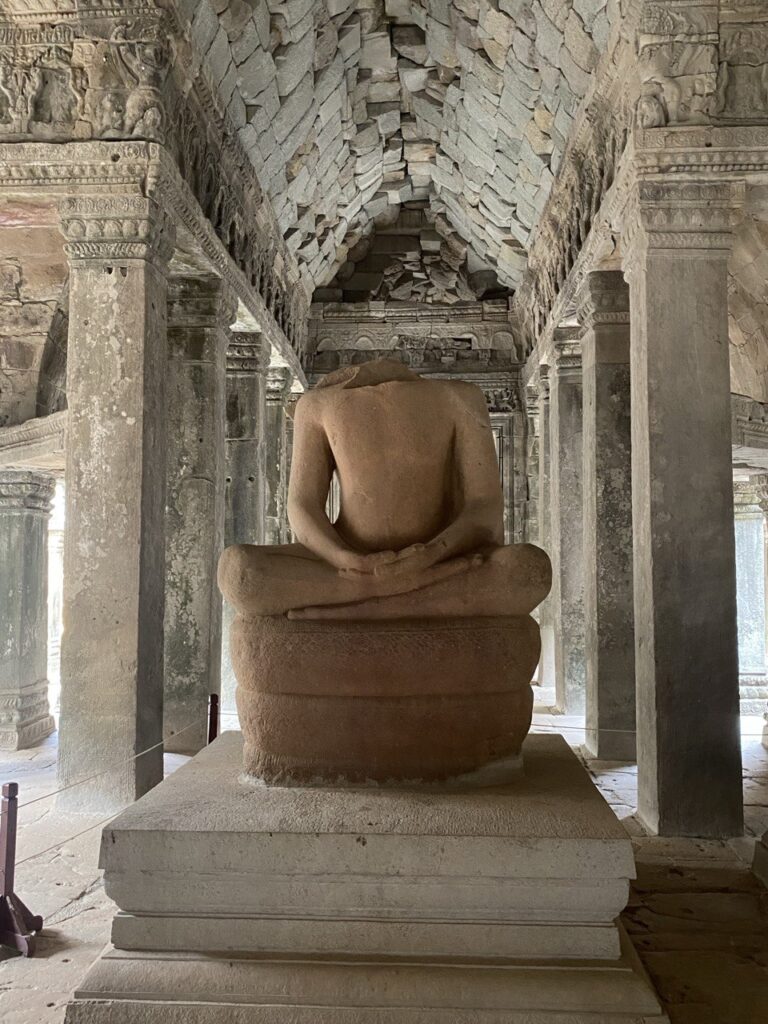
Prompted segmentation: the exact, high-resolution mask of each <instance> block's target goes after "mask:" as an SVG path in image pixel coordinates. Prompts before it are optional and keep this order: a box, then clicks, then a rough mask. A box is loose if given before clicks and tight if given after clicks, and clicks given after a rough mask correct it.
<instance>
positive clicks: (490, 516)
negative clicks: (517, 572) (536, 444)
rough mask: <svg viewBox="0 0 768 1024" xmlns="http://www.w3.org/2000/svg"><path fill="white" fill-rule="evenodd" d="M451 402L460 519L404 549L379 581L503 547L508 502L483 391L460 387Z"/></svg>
mask: <svg viewBox="0 0 768 1024" xmlns="http://www.w3.org/2000/svg"><path fill="white" fill-rule="evenodd" d="M451 397H452V401H453V409H454V415H455V428H454V431H455V432H454V460H455V472H456V476H457V481H456V482H457V491H458V496H457V501H456V511H455V515H454V517H453V519H452V520H451V522H450V523H449V524H448V526H446V527H445V529H444V530H441V531H440V533H438V534H437V536H436V537H433V538H432V540H430V541H428V542H427V543H426V544H414V545H412V546H411V547H409V548H405V550H403V551H400V552H398V555H397V558H396V559H395V561H394V562H393V563H390V564H385V565H382V566H379V567H378V568H377V569H376V574H377V575H380V576H383V577H387V576H400V575H409V574H414V573H419V572H423V571H424V570H425V569H428V568H429V567H430V566H432V565H436V564H437V563H439V562H444V561H445V560H446V559H451V558H456V557H457V556H461V555H466V554H471V553H474V552H477V551H480V550H481V549H482V548H485V547H488V546H489V545H494V544H503V543H504V499H503V495H502V490H501V481H500V479H499V462H498V458H497V456H496V448H495V446H494V443H493V430H492V428H491V420H490V416H489V415H488V408H487V406H486V403H485V396H484V395H483V393H482V391H481V390H480V388H478V387H475V386H473V385H463V384H462V385H456V388H455V391H454V393H453V395H452V396H451ZM468 564H469V563H468Z"/></svg>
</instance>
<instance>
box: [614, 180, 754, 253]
mask: <svg viewBox="0 0 768 1024" xmlns="http://www.w3.org/2000/svg"><path fill="white" fill-rule="evenodd" d="M743 192H744V190H743V186H741V185H740V184H739V183H732V182H728V181H665V182H660V181H649V180H645V179H641V180H639V181H638V182H637V185H636V187H635V188H634V189H633V190H632V193H631V195H630V198H629V203H628V206H627V209H626V211H625V214H624V245H625V250H626V254H627V255H626V260H627V263H628V264H629V265H630V266H631V263H632V261H633V258H634V256H635V255H636V254H637V252H638V251H639V250H642V249H649V248H650V249H657V250H659V249H663V250H667V251H670V250H672V251H674V250H682V253H681V255H682V256H684V258H686V259H689V258H690V257H691V255H692V252H693V251H695V250H701V251H703V252H705V253H706V254H711V253H712V252H713V250H718V249H719V250H722V251H723V252H724V253H728V252H730V249H731V245H732V225H733V223H734V221H735V215H736V212H737V210H738V208H739V207H740V206H741V205H742V204H743Z"/></svg>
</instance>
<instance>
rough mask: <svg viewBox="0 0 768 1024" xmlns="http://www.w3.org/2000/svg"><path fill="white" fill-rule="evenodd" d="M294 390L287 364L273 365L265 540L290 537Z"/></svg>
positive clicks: (276, 541)
mask: <svg viewBox="0 0 768 1024" xmlns="http://www.w3.org/2000/svg"><path fill="white" fill-rule="evenodd" d="M290 390H291V371H290V370H289V369H288V367H287V366H272V367H270V368H269V371H268V372H267V435H266V440H267V450H266V481H267V513H266V517H265V522H264V541H265V543H267V544H282V543H283V542H284V540H285V537H286V510H285V506H286V498H287V494H288V429H287V423H286V419H287V417H286V406H287V403H288V395H289V394H290Z"/></svg>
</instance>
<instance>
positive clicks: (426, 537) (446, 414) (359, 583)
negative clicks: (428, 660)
mask: <svg viewBox="0 0 768 1024" xmlns="http://www.w3.org/2000/svg"><path fill="white" fill-rule="evenodd" d="M334 470H335V471H336V473H337V476H338V481H339V488H340V493H341V513H340V515H339V518H338V520H337V521H336V522H335V523H333V524H332V523H331V522H330V521H329V520H328V517H327V515H326V511H325V509H326V501H327V497H328V491H329V488H330V484H331V478H332V476H333V473H334ZM288 517H289V520H290V524H291V528H292V530H293V534H294V536H295V537H296V540H297V541H298V543H296V544H284V545H277V546H272V547H266V546H265V547H256V546H253V545H248V544H243V545H235V546H234V547H231V548H228V549H227V551H225V552H224V555H223V557H222V560H221V565H220V569H219V581H220V584H221V588H222V590H223V592H224V594H225V596H226V597H227V599H228V600H229V601H231V603H232V604H233V605H234V607H235V608H236V609H237V610H238V611H239V612H241V613H242V614H244V615H250V616H262V615H282V614H286V613H287V614H288V616H289V617H290V618H313V619H320V618H335V619H347V620H349V619H353V618H354V619H386V618H388V619H400V618H405V617H409V616H419V617H433V616H436V617H444V616H467V615H471V616H496V615H528V614H529V613H530V612H531V611H532V610H533V609H534V608H535V607H536V606H537V605H538V604H539V603H540V602H541V601H542V600H543V599H544V598H545V597H546V595H547V593H548V592H549V588H550V584H551V569H550V565H549V559H548V557H547V556H546V554H545V553H544V552H543V551H541V550H540V549H539V548H536V547H534V546H532V545H529V544H521V545H514V546H509V547H504V546H503V532H504V527H503V499H502V492H501V484H500V481H499V469H498V461H497V458H496V451H495V447H494V443H493V434H492V431H491V423H490V418H489V416H488V411H487V408H486V404H485V398H484V396H483V393H482V391H481V390H480V388H478V387H476V386H475V385H473V384H466V383H464V382H461V381H445V380H425V379H424V378H422V377H419V376H418V374H416V373H413V372H412V371H411V370H409V369H408V368H407V367H405V366H403V365H402V364H401V363H397V362H394V361H390V360H379V361H376V362H370V363H364V364H362V365H360V366H356V367H349V368H348V369H345V370H341V371H338V372H337V373H333V374H330V375H329V376H327V377H325V378H324V379H323V381H322V382H321V384H320V386H319V387H318V388H317V389H316V390H315V391H310V392H309V393H308V394H306V395H304V396H303V397H302V398H301V400H300V401H299V403H298V405H297V408H296V416H295V427H294V452H293V462H292V471H291V481H290V489H289V494H288Z"/></svg>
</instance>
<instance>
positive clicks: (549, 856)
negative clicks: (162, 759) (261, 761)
mask: <svg viewBox="0 0 768 1024" xmlns="http://www.w3.org/2000/svg"><path fill="white" fill-rule="evenodd" d="M241 772H242V738H241V736H240V735H239V734H238V733H225V734H224V735H222V736H221V737H220V738H219V739H218V740H217V741H216V742H214V743H213V744H212V745H211V746H209V747H207V748H206V749H205V750H203V751H202V752H201V753H200V754H198V755H197V756H196V757H195V758H193V759H192V760H191V761H190V762H189V763H188V764H187V765H185V766H184V767H183V768H181V769H179V770H178V771H177V772H176V773H174V774H173V775H171V776H169V777H168V778H167V779H166V780H165V781H164V782H163V783H161V784H160V785H159V786H158V787H157V788H156V789H154V790H153V791H152V792H150V793H148V794H147V795H146V796H144V797H142V799H141V800H139V801H138V803H136V804H134V805H133V806H132V807H130V808H128V809H127V810H126V811H124V812H123V813H122V814H121V815H120V816H119V817H117V818H116V819H115V820H114V821H113V822H112V823H111V824H110V825H108V826H107V827H106V828H105V830H104V835H103V840H102V854H101V866H102V867H103V869H104V878H105V884H106V890H107V893H108V894H109V896H110V897H111V898H112V899H113V900H114V901H115V902H116V904H117V907H118V912H117V914H116V916H115V919H114V922H113V928H112V942H113V946H111V947H110V948H108V949H107V950H106V951H105V952H104V953H103V955H102V956H101V957H100V958H99V960H98V961H97V962H96V964H95V965H94V967H93V968H92V969H91V971H90V973H89V974H88V976H87V977H86V978H85V980H84V981H83V983H82V984H81V985H80V987H79V989H78V990H77V992H76V993H75V998H74V1001H73V1002H72V1003H71V1004H70V1006H69V1007H68V1010H67V1018H66V1019H67V1022H68V1024H107V1022H108V1024H138V1022H141V1024H152V1022H155V1021H157V1022H162V1024H168V1022H170V1021H172V1022H176V1021H184V1024H212V1022H214V1021H215V1022H216V1024H227V1022H231V1024H234V1022H237V1024H242V1022H245V1021H248V1022H250V1021H259V1022H260V1024H288V1022H291V1024H310V1022H311V1024H416V1022H418V1024H427V1022H428V1024H448V1022H450V1024H470V1022H471V1024H502V1022H503V1024H510V1022H512V1024H522V1022H523V1021H525V1022H532V1021H535V1022H536V1024H565V1022H567V1024H595V1022H596V1021H599V1022H600V1024H642V1022H647V1024H650V1022H655V1024H664V1022H665V1021H666V1017H665V1016H664V1014H663V1013H662V1011H661V1009H660V1006H659V1003H658V1000H657V998H656V996H655V994H654V992H653V989H652V988H651V986H650V983H649V981H648V979H647V978H646V976H645V975H644V973H643V971H642V968H641V967H640V965H639V962H638V960H637V958H636V957H635V955H634V953H633V951H632V950H631V948H630V946H629V944H628V943H627V941H626V939H625V937H624V935H623V933H622V931H621V928H620V926H619V924H618V920H617V919H618V915H619V914H620V912H621V910H622V909H623V908H624V906H625V905H626V902H627V898H628V893H629V881H630V879H631V878H632V877H633V876H634V870H635V868H634V860H633V856H632V847H631V843H630V840H629V838H628V836H627V834H626V832H625V831H624V829H623V828H622V826H621V825H620V823H619V822H618V821H617V820H616V818H615V817H614V815H613V813H612V812H611V810H610V808H609V807H608V805H607V804H606V803H605V801H604V800H603V798H602V797H601V796H600V794H599V793H598V791H597V789H596V788H595V786H594V785H593V784H592V782H591V780H590V779H589V777H588V775H587V773H586V771H585V770H584V768H583V767H582V766H581V764H580V763H579V761H578V759H577V758H576V756H575V754H574V753H573V752H572V751H571V749H570V748H569V747H568V745H567V744H566V742H565V741H564V740H563V739H562V737H560V736H550V735H532V736H529V737H528V738H527V740H526V741H525V744H524V767H523V769H522V770H518V771H517V772H513V773H511V774H510V775H509V776H508V777H507V778H504V777H503V776H499V775H497V776H496V777H495V778H494V779H493V780H491V779H488V780H486V782H485V784H479V783H477V782H476V783H475V784H473V785H470V784H467V785H464V786H461V785H452V786H446V785H442V786H440V785H421V786H413V787H399V788H395V787H389V788H385V787H377V786H357V787H356V786H345V787H297V786H293V787H279V786H256V785H251V786H244V785H243V782H242V779H241ZM491 781H494V782H495V783H496V784H495V785H491V784H490V782H491Z"/></svg>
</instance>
